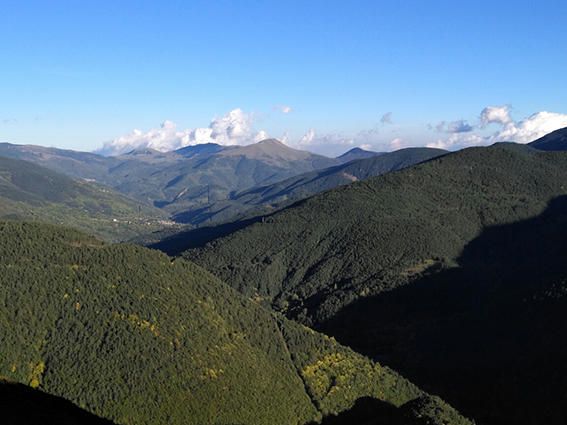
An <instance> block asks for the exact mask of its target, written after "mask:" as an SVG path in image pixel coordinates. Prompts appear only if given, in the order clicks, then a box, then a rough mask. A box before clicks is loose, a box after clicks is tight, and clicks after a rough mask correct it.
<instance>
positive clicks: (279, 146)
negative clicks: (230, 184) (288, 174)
mask: <svg viewBox="0 0 567 425" xmlns="http://www.w3.org/2000/svg"><path fill="white" fill-rule="evenodd" d="M221 155H225V156H238V155H242V156H246V157H248V158H254V159H259V158H263V159H267V158H272V159H280V160H288V161H296V160H305V159H308V158H311V157H320V156H319V155H315V154H313V153H311V152H307V151H303V150H299V149H294V148H292V147H290V146H288V145H286V144H285V143H283V142H281V141H279V140H277V139H265V140H262V141H260V142H257V143H252V144H250V145H245V146H238V147H235V148H234V149H232V150H229V151H225V152H221Z"/></svg>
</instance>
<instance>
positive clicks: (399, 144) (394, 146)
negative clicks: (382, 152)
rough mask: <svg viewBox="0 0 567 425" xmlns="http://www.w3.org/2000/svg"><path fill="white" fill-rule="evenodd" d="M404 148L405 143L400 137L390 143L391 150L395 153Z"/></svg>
mask: <svg viewBox="0 0 567 425" xmlns="http://www.w3.org/2000/svg"><path fill="white" fill-rule="evenodd" d="M403 147H404V141H403V140H402V139H401V138H400V137H396V138H395V139H394V140H392V141H391V142H390V149H391V150H393V151H397V150H399V149H402V148H403Z"/></svg>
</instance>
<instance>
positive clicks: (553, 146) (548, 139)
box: [529, 128, 567, 151]
mask: <svg viewBox="0 0 567 425" xmlns="http://www.w3.org/2000/svg"><path fill="white" fill-rule="evenodd" d="M529 145H530V146H531V147H532V148H536V149H539V150H542V151H567V128H562V129H559V130H555V131H553V132H551V133H549V134H546V135H545V136H543V137H541V138H540V139H537V140H535V141H533V142H531V143H530V144H529Z"/></svg>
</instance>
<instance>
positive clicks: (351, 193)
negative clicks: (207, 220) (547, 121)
mask: <svg viewBox="0 0 567 425" xmlns="http://www.w3.org/2000/svg"><path fill="white" fill-rule="evenodd" d="M566 194H567V153H565V152H541V151H537V150H535V149H532V148H530V147H527V146H520V145H514V144H499V145H495V146H492V147H488V148H471V149H467V150H464V151H460V152H457V153H454V154H451V155H447V156H444V157H442V158H438V159H434V160H432V161H428V162H426V163H423V164H420V165H418V166H416V167H412V168H409V169H406V170H403V171H400V172H395V173H390V174H387V175H384V176H380V177H376V178H371V179H368V180H366V181H363V182H356V183H353V184H352V185H349V186H346V187H342V188H339V189H336V190H332V191H329V192H326V193H324V194H321V195H318V196H315V197H313V198H310V199H308V200H306V201H304V202H300V203H299V204H296V205H294V206H292V207H290V208H287V209H284V210H283V211H281V212H278V213H275V214H273V215H271V216H269V217H266V218H265V219H264V221H263V222H258V223H254V224H251V225H249V226H246V227H244V228H242V229H240V230H238V231H235V232H234V233H232V234H230V235H228V236H225V237H224V238H220V239H218V240H215V241H213V242H212V243H210V244H208V245H207V246H205V247H204V248H203V249H194V250H190V251H188V252H186V253H185V256H186V257H187V258H190V259H192V260H194V261H196V262H197V263H199V264H201V265H203V266H204V267H206V268H208V269H209V270H211V271H213V272H214V273H215V274H216V275H217V276H219V277H221V278H222V279H224V280H225V281H226V282H227V283H229V284H231V285H232V286H233V287H234V288H236V289H238V290H239V291H241V292H243V293H244V294H246V295H247V296H249V297H255V298H258V299H261V300H263V301H264V302H265V303H266V304H270V305H271V306H272V307H274V308H275V309H276V310H279V311H282V312H284V313H285V314H287V315H288V316H289V317H292V318H295V319H298V320H300V321H302V322H303V323H306V324H312V325H314V326H316V327H318V328H319V329H321V330H324V331H325V332H326V333H328V334H329V335H335V336H336V337H337V338H339V340H340V341H342V342H344V343H346V344H348V345H350V346H352V347H355V348H356V349H357V350H360V351H361V352H363V353H366V354H368V355H371V356H374V357H375V358H378V359H382V360H384V361H386V363H387V364H392V365H395V366H396V367H397V368H399V369H400V370H402V371H403V372H404V373H405V374H407V375H408V376H409V377H411V378H414V379H416V380H417V381H418V382H419V383H420V384H421V385H423V386H425V387H426V388H428V389H430V390H432V391H434V392H436V393H440V394H441V395H442V396H443V397H445V398H446V399H447V400H449V401H450V402H451V403H453V404H454V405H455V406H457V407H458V408H460V409H462V410H463V411H464V412H465V413H466V414H468V415H470V416H472V417H473V418H475V419H478V420H481V423H487V424H500V423H507V422H506V421H508V420H512V422H513V423H518V424H536V423H539V422H538V421H539V420H541V417H542V416H541V415H542V412H547V413H546V415H547V416H546V418H547V419H546V423H557V424H559V423H564V421H565V418H566V416H565V412H564V410H563V408H562V407H561V406H563V405H565V403H564V402H565V400H564V392H562V388H565V382H564V380H563V378H561V377H563V376H567V371H565V369H564V367H563V365H562V363H561V362H560V361H559V358H560V357H561V356H563V355H564V354H565V353H564V350H563V348H562V347H564V345H563V344H562V343H560V342H559V341H563V340H565V336H566V332H565V327H564V326H562V325H559V323H562V322H563V320H562V319H560V317H561V311H562V310H561V308H562V307H561V306H562V305H563V304H562V303H563V301H562V300H563V295H561V294H563V293H564V285H565V276H567V274H564V272H565V270H564V267H565V266H564V264H567V261H565V260H566V258H565V257H564V254H563V250H562V246H563V245H562V242H560V241H563V240H564V236H565V235H564V229H565V225H564V224H565V217H566V212H565V211H566V209H565V208H564V202H563V200H564V198H563V196H564V195H566ZM538 217H539V218H538ZM530 220H535V221H530ZM491 229H494V230H491ZM499 229H501V230H499ZM526 232H527V233H526ZM537 235H539V236H537ZM472 247H474V250H473V251H472V252H474V255H472V254H471V249H472ZM543 300H545V301H543ZM546 347H547V348H546ZM512 359H513V360H512ZM554 371H555V372H558V373H555V372H554ZM441 377H442V378H441ZM481 392H482V394H483V395H484V394H486V395H488V396H487V397H484V396H483V397H479V394H480V393H481Z"/></svg>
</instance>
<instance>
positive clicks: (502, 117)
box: [480, 105, 512, 126]
mask: <svg viewBox="0 0 567 425" xmlns="http://www.w3.org/2000/svg"><path fill="white" fill-rule="evenodd" d="M511 122H512V117H511V116H510V106H508V105H503V106H487V107H486V108H484V109H483V110H482V111H481V113H480V123H481V125H483V126H487V125H488V124H493V123H495V124H502V125H505V124H508V123H511Z"/></svg>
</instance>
